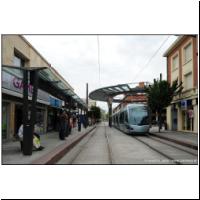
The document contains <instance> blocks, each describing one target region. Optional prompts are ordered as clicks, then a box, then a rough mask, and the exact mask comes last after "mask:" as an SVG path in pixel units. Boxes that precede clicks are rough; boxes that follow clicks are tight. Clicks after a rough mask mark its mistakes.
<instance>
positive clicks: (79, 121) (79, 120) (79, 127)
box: [78, 115, 81, 131]
mask: <svg viewBox="0 0 200 200" xmlns="http://www.w3.org/2000/svg"><path fill="white" fill-rule="evenodd" d="M78 131H81V115H78Z"/></svg>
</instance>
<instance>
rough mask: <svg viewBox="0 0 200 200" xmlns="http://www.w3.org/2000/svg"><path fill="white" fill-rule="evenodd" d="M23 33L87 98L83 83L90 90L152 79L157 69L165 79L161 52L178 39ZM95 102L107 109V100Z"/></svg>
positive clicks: (148, 36) (169, 36)
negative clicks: (105, 101)
mask: <svg viewBox="0 0 200 200" xmlns="http://www.w3.org/2000/svg"><path fill="white" fill-rule="evenodd" d="M24 36H25V38H26V39H27V40H28V41H29V42H30V43H31V44H32V45H33V46H34V47H35V48H36V49H37V50H38V52H39V53H40V54H41V55H42V56H43V57H44V58H45V59H46V60H47V61H48V62H49V63H50V64H51V65H52V67H54V68H55V69H56V70H57V71H58V72H59V73H60V74H61V75H62V76H63V78H64V79H65V80H66V81H67V82H68V83H69V84H70V85H71V86H72V87H73V88H74V91H75V93H76V94H77V95H78V96H79V97H81V98H86V83H88V85H89V93H90V92H91V91H93V90H96V89H98V88H101V87H106V86H111V85H117V84H124V83H132V82H140V81H145V82H146V81H147V82H152V81H153V79H154V78H159V75H160V73H162V75H163V79H166V66H167V65H166V58H165V57H163V54H164V52H165V51H166V50H167V49H168V47H169V46H170V45H171V44H172V43H173V42H174V41H175V40H176V39H177V36H174V35H98V36H97V35H24ZM98 40H99V42H98ZM163 43H164V45H163V46H162V47H161V48H160V46H161V45H162V44H163ZM98 44H99V45H98ZM159 48H160V49H159ZM98 49H99V51H98ZM158 50H159V51H158ZM156 52H157V53H156ZM155 53H156V55H155ZM98 55H99V56H98ZM99 65H100V67H99ZM97 105H98V106H100V107H101V108H102V109H104V110H106V111H107V110H108V109H107V103H104V102H97ZM115 106H116V104H114V105H113V107H115Z"/></svg>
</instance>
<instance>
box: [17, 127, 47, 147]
mask: <svg viewBox="0 0 200 200" xmlns="http://www.w3.org/2000/svg"><path fill="white" fill-rule="evenodd" d="M23 127H24V126H23V124H22V125H21V126H20V127H19V130H18V136H19V139H20V146H21V151H23ZM35 130H36V125H35V126H34V132H33V151H34V150H35V151H41V150H42V149H44V147H43V146H41V142H40V135H39V134H37V133H36V132H35Z"/></svg>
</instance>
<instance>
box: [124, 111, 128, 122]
mask: <svg viewBox="0 0 200 200" xmlns="http://www.w3.org/2000/svg"><path fill="white" fill-rule="evenodd" d="M124 121H125V122H127V123H128V114H127V111H125V112H124Z"/></svg>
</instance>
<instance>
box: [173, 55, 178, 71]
mask: <svg viewBox="0 0 200 200" xmlns="http://www.w3.org/2000/svg"><path fill="white" fill-rule="evenodd" d="M178 67H179V62H178V55H176V56H175V57H173V58H172V71H174V70H175V69H178Z"/></svg>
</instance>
